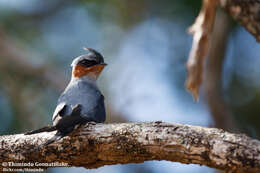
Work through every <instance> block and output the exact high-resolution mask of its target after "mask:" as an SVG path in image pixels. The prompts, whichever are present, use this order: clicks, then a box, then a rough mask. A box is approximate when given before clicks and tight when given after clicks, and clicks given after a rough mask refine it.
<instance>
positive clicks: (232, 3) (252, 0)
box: [220, 0, 260, 42]
mask: <svg viewBox="0 0 260 173" xmlns="http://www.w3.org/2000/svg"><path fill="white" fill-rule="evenodd" d="M220 5H221V7H223V8H225V9H226V10H227V12H228V13H229V14H230V15H231V16H232V17H233V18H234V19H235V20H236V21H237V22H238V23H239V24H241V25H242V26H244V27H245V28H246V30H247V31H248V32H249V33H251V34H252V35H253V36H254V37H255V39H256V40H257V41H258V42H260V15H259V13H260V1H259V0H248V1H244V0H220Z"/></svg>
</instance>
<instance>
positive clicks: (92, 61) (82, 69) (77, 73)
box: [71, 48, 107, 80]
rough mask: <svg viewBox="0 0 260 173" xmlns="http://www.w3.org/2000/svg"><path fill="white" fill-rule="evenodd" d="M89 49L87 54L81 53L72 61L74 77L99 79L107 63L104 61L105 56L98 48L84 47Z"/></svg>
mask: <svg viewBox="0 0 260 173" xmlns="http://www.w3.org/2000/svg"><path fill="white" fill-rule="evenodd" d="M84 49H85V50H87V51H89V53H88V54H86V55H81V56H79V57H77V58H75V59H74V60H73V61H72V64H71V66H72V76H73V78H87V79H90V80H97V78H98V76H99V74H100V73H101V72H102V70H103V68H104V67H105V66H106V65H107V64H106V63H104V58H103V56H102V55H101V54H100V53H98V52H97V51H96V50H94V49H91V48H84Z"/></svg>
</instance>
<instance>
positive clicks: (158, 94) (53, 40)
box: [0, 0, 260, 173]
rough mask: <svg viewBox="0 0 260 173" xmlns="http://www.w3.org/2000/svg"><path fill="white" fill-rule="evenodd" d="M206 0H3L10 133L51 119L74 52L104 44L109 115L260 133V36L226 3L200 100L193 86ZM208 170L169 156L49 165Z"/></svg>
mask: <svg viewBox="0 0 260 173" xmlns="http://www.w3.org/2000/svg"><path fill="white" fill-rule="evenodd" d="M200 7H201V1H200V0H197V1H194V0H182V1H177V0H175V1H174V0H161V1H155V0H110V1H102V0H99V1H94V0H78V1H64V0H45V1H42V0H12V1H10V0H0V122H1V124H0V133H1V135H7V134H14V133H23V132H25V131H28V130H31V129H36V128H39V127H42V126H44V125H46V124H51V116H52V112H53V110H54V108H55V107H56V102H57V99H58V97H59V94H60V93H61V91H62V90H63V89H64V87H65V86H66V85H67V84H68V82H69V80H70V76H71V69H70V63H71V62H72V60H73V58H75V57H77V56H79V55H81V54H84V53H86V52H85V51H84V50H83V49H82V47H91V48H94V49H97V50H98V51H100V52H101V53H102V54H103V55H104V57H105V61H106V62H107V63H108V64H109V65H108V66H107V67H106V68H105V70H104V71H103V73H102V75H101V76H100V78H99V81H98V85H99V87H100V88H101V90H102V92H103V93H104V95H105V98H106V99H105V101H106V108H107V113H108V115H107V116H108V117H107V123H111V122H128V121H134V122H140V121H155V120H162V121H166V122H178V123H183V124H191V125H200V126H208V127H218V128H222V129H225V130H228V131H230V132H242V133H246V134H247V135H249V136H251V137H253V138H257V139H259V134H260V126H259V125H260V117H259V116H258V115H259V113H260V107H259V104H260V103H259V102H260V80H259V82H258V79H259V76H260V68H259V67H260V46H259V44H258V43H256V41H255V39H254V38H253V37H252V36H251V35H250V34H249V33H247V31H245V29H244V28H242V27H240V26H239V25H237V24H236V23H235V22H233V21H232V20H231V19H230V18H229V17H228V16H227V15H226V14H225V13H224V12H223V11H221V10H218V12H217V17H216V24H215V28H214V29H215V30H214V35H213V37H212V45H211V47H210V50H209V57H210V59H209V60H208V61H207V63H206V64H205V71H206V73H205V75H204V83H203V86H202V88H201V94H200V100H199V102H198V103H195V102H194V101H193V99H192V96H191V95H190V94H189V93H187V91H186V90H185V87H184V83H185V78H186V69H185V63H186V60H187V58H188V55H189V51H190V48H191V42H192V36H191V35H188V34H187V32H186V31H187V28H188V27H189V26H190V25H192V23H193V22H194V19H195V18H196V16H197V15H198V13H199V11H200ZM71 171H73V172H90V173H103V172H113V173H122V172H124V173H126V172H129V173H130V172H131V173H132V172H135V173H138V172H142V173H148V172H151V173H156V172H165V173H172V172H176V173H188V172H192V173H203V172H209V173H210V172H217V171H216V170H214V169H211V168H207V167H205V166H199V165H184V164H180V163H172V162H167V161H152V162H146V163H144V164H129V165H114V166H105V167H102V168H98V169H95V170H86V169H84V168H53V169H48V170H47V171H46V172H50V173H58V172H63V173H67V172H71Z"/></svg>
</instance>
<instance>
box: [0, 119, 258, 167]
mask: <svg viewBox="0 0 260 173" xmlns="http://www.w3.org/2000/svg"><path fill="white" fill-rule="evenodd" d="M54 133H55V132H48V133H47V132H45V133H40V134H35V135H29V136H25V135H23V134H18V135H10V136H2V137H0V155H1V157H0V162H7V161H13V162H24V163H26V162H44V163H46V162H48V163H50V162H66V163H69V165H70V166H82V167H85V168H97V167H101V166H104V165H113V164H119V163H120V164H127V163H141V162H144V161H149V160H168V161H173V162H181V163H186V164H190V163H194V164H201V165H207V166H209V167H213V168H218V169H222V170H227V171H232V172H243V171H244V172H260V142H259V141H257V140H253V139H251V138H249V137H247V136H245V135H241V134H231V133H228V132H225V131H223V130H219V129H215V128H204V127H198V126H189V125H180V124H171V123H162V122H152V123H122V124H97V125H86V126H83V127H80V128H78V129H77V130H75V131H74V132H73V133H72V134H71V135H70V136H67V137H64V138H63V139H61V140H60V141H58V142H55V143H53V144H50V145H48V146H44V147H41V148H40V150H32V148H34V147H36V146H38V145H40V144H42V143H44V142H45V141H47V140H48V139H50V138H51V137H52V136H53V135H54ZM2 168H3V167H2ZM2 168H1V169H2Z"/></svg>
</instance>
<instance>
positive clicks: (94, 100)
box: [53, 81, 106, 124]
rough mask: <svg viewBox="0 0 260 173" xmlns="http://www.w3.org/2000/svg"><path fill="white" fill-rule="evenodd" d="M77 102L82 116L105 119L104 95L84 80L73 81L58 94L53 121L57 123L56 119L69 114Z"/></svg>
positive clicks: (102, 120)
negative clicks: (80, 107)
mask: <svg viewBox="0 0 260 173" xmlns="http://www.w3.org/2000/svg"><path fill="white" fill-rule="evenodd" d="M77 104H80V105H81V106H82V110H81V115H80V116H82V117H83V118H88V119H92V120H93V121H95V122H104V121H105V116H106V113H105V106H104V96H103V95H102V94H101V92H100V91H99V89H98V88H97V86H96V85H95V84H93V83H90V82H86V81H74V82H72V83H70V84H69V85H68V87H67V88H66V89H65V91H64V92H63V93H62V95H61V96H60V98H59V100H58V105H57V107H56V109H55V111H54V114H53V122H56V123H57V120H58V119H61V118H62V117H63V116H70V115H71V113H72V108H73V107H74V106H76V105H77ZM56 119H57V120H56ZM56 123H55V124H56Z"/></svg>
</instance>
